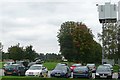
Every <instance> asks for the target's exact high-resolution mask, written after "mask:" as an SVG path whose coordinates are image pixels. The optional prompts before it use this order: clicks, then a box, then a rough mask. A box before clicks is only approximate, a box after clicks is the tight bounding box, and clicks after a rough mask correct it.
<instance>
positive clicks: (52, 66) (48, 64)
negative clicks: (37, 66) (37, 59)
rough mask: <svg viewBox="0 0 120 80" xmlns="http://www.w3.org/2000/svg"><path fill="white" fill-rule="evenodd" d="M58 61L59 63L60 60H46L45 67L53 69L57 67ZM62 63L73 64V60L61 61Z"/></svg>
mask: <svg viewBox="0 0 120 80" xmlns="http://www.w3.org/2000/svg"><path fill="white" fill-rule="evenodd" d="M57 63H59V62H45V63H43V65H44V66H45V67H47V68H48V70H52V69H54V68H55V66H56V65H57ZM61 63H66V64H68V66H71V64H72V63H71V62H61Z"/></svg>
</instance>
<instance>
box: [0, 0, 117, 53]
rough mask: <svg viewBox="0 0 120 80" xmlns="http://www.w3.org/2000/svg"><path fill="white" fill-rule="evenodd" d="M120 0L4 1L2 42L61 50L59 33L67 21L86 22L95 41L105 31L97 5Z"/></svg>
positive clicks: (39, 49) (0, 17)
mask: <svg viewBox="0 0 120 80" xmlns="http://www.w3.org/2000/svg"><path fill="white" fill-rule="evenodd" d="M108 1H111V2H112V3H116V4H117V2H118V1H119V0H0V23H1V25H0V42H2V44H3V45H4V47H3V50H4V51H7V49H8V47H10V46H12V45H16V44H17V43H20V46H28V45H33V48H34V49H35V50H36V52H38V53H51V52H53V53H59V43H58V41H57V40H58V39H57V37H56V36H57V32H58V30H59V29H60V25H61V24H62V23H63V22H66V21H75V22H83V23H85V24H86V25H87V26H88V27H89V28H90V29H91V30H92V32H93V34H94V36H95V40H96V41H98V39H97V33H101V31H102V29H101V24H100V23H99V21H98V12H97V6H96V4H104V3H105V2H108Z"/></svg>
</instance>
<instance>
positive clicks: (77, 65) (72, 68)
mask: <svg viewBox="0 0 120 80" xmlns="http://www.w3.org/2000/svg"><path fill="white" fill-rule="evenodd" d="M80 66H82V64H73V65H72V66H71V67H70V69H71V71H73V70H74V68H75V67H80Z"/></svg>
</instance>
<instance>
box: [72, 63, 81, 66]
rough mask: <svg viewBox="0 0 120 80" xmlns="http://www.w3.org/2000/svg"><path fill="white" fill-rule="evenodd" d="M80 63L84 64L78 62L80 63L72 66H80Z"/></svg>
mask: <svg viewBox="0 0 120 80" xmlns="http://www.w3.org/2000/svg"><path fill="white" fill-rule="evenodd" d="M78 65H80V66H81V65H82V64H80V63H78V64H73V65H72V66H78Z"/></svg>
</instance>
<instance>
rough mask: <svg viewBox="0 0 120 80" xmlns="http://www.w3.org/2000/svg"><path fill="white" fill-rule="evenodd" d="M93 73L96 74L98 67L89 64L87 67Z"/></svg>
mask: <svg viewBox="0 0 120 80" xmlns="http://www.w3.org/2000/svg"><path fill="white" fill-rule="evenodd" d="M86 66H87V67H88V68H89V69H90V70H91V71H92V72H93V73H95V72H96V66H95V64H87V65H86Z"/></svg>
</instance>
